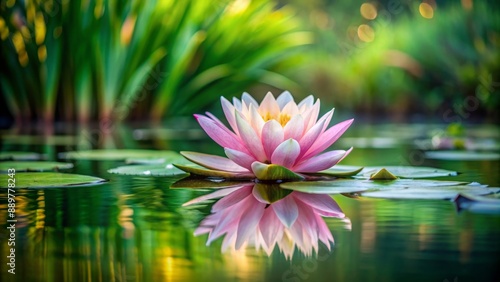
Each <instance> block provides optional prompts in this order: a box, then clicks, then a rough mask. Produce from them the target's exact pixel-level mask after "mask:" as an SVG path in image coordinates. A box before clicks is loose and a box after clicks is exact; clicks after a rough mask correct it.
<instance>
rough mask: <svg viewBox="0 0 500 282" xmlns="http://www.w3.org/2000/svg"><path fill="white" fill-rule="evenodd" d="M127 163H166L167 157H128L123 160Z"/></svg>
mask: <svg viewBox="0 0 500 282" xmlns="http://www.w3.org/2000/svg"><path fill="white" fill-rule="evenodd" d="M125 163H127V164H141V165H146V164H149V165H155V164H156V165H159V164H163V163H167V159H165V158H128V159H126V160H125Z"/></svg>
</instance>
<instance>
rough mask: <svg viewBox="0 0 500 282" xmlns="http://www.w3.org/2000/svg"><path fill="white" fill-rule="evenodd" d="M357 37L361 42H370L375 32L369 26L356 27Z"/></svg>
mask: <svg viewBox="0 0 500 282" xmlns="http://www.w3.org/2000/svg"><path fill="white" fill-rule="evenodd" d="M358 37H359V39H360V40H361V41H364V42H372V41H373V40H374V39H375V31H374V30H373V28H371V27H370V26H369V25H366V24H362V25H360V26H359V27H358Z"/></svg>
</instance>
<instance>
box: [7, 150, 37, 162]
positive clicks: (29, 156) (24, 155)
mask: <svg viewBox="0 0 500 282" xmlns="http://www.w3.org/2000/svg"><path fill="white" fill-rule="evenodd" d="M43 158H44V156H43V155H42V154H38V153H33V152H0V160H14V161H35V160H41V159H43Z"/></svg>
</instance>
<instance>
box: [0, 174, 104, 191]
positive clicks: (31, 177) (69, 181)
mask: <svg viewBox="0 0 500 282" xmlns="http://www.w3.org/2000/svg"><path fill="white" fill-rule="evenodd" d="M8 179H15V188H51V187H67V186H71V187H73V186H80V185H89V184H99V183H103V182H105V181H106V180H104V179H102V178H98V177H93V176H88V175H79V174H69V173H58V172H21V173H16V174H15V175H14V177H12V178H11V177H9V175H8V174H0V188H8V183H14V182H12V181H10V182H8V181H9V180H8Z"/></svg>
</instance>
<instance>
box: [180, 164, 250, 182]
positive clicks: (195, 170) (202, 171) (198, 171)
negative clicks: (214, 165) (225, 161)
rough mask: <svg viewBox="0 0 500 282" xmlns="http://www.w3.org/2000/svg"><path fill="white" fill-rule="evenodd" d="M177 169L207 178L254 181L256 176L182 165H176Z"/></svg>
mask: <svg viewBox="0 0 500 282" xmlns="http://www.w3.org/2000/svg"><path fill="white" fill-rule="evenodd" d="M174 166H175V167H177V168H178V169H181V170H183V171H185V172H189V173H191V174H193V175H199V176H206V177H220V178H225V179H241V180H249V179H254V178H255V177H254V175H253V174H251V173H244V172H230V171H222V170H212V169H206V168H203V167H201V166H198V165H181V164H174Z"/></svg>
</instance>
